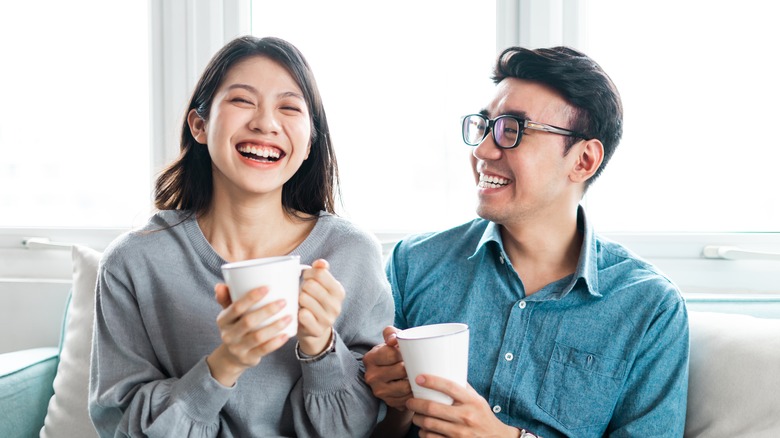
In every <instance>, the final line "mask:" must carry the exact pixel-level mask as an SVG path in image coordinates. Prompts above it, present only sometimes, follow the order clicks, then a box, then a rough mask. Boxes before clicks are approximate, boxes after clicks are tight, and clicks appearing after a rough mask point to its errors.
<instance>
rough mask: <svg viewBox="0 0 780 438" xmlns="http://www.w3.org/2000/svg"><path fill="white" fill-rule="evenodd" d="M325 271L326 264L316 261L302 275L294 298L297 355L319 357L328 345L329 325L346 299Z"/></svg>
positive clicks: (331, 276) (326, 268)
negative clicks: (296, 296)
mask: <svg viewBox="0 0 780 438" xmlns="http://www.w3.org/2000/svg"><path fill="white" fill-rule="evenodd" d="M328 269H329V265H328V262H327V261H325V260H323V259H318V260H315V261H314V263H312V264H311V269H307V270H306V271H304V273H303V282H302V283H301V294H300V296H299V298H298V302H299V304H300V309H299V310H298V343H299V345H300V349H301V352H302V353H304V354H307V355H309V356H316V355H318V354H320V353H322V352H323V351H324V350H325V348H327V347H328V345H329V344H330V341H331V336H333V323H334V322H335V321H336V318H337V317H338V316H339V314H341V304H342V303H343V302H344V297H345V295H346V293H345V292H344V287H343V286H342V285H341V283H339V282H338V281H336V279H335V278H334V277H333V275H331V273H330V271H329V270H328Z"/></svg>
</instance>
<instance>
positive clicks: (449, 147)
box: [252, 0, 496, 232]
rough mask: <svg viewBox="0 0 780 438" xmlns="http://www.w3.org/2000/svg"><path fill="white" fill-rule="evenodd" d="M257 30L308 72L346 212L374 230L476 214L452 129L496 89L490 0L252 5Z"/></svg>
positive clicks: (462, 152) (465, 151)
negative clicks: (286, 44)
mask: <svg viewBox="0 0 780 438" xmlns="http://www.w3.org/2000/svg"><path fill="white" fill-rule="evenodd" d="M301 11H306V13H305V14H304V13H301ZM252 33H253V34H255V35H257V36H269V35H271V36H277V37H280V38H284V39H286V40H288V41H290V42H291V43H293V44H295V45H296V47H298V48H299V49H300V50H301V52H303V54H304V56H305V57H306V59H307V61H308V62H309V64H310V65H311V67H312V70H313V71H314V75H315V77H316V78H317V84H318V86H319V88H320V92H321V93H322V95H323V101H324V104H325V108H326V111H327V113H328V122H329V124H330V128H331V134H332V136H333V139H334V145H335V149H336V153H337V156H338V159H339V172H340V175H341V180H342V194H343V205H344V209H343V211H342V213H343V214H344V215H345V216H347V217H349V218H351V219H352V220H354V221H356V222H358V223H361V224H363V225H365V226H367V227H369V228H371V229H372V230H374V231H377V232H381V231H412V230H414V231H417V230H421V229H422V230H428V229H442V228H446V227H447V226H450V225H455V224H458V223H462V222H465V221H467V220H469V219H471V218H473V217H474V205H475V201H476V198H475V195H474V180H473V177H472V175H471V169H470V167H469V161H468V157H469V154H470V153H471V149H470V148H469V147H467V146H465V145H464V144H463V141H462V140H461V138H460V128H459V126H460V117H461V116H463V115H465V114H469V113H474V112H476V111H478V110H479V109H480V108H482V106H484V105H485V102H487V101H488V98H489V96H490V93H492V90H493V84H492V82H491V81H490V79H489V77H490V73H491V69H492V66H493V62H494V60H495V56H496V52H495V47H496V8H495V4H494V3H493V2H473V1H464V0H457V1H422V2H421V1H415V0H399V1H393V2H360V1H344V2H322V1H316V0H310V1H300V0H299V1H286V2H271V1H261V0H255V1H254V2H253V3H252Z"/></svg>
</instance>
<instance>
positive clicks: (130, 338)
mask: <svg viewBox="0 0 780 438" xmlns="http://www.w3.org/2000/svg"><path fill="white" fill-rule="evenodd" d="M129 345H132V346H133V349H132V350H130V349H128V348H127V346H129ZM231 391H232V388H227V387H225V386H223V385H221V384H220V383H219V382H217V381H216V380H214V379H213V378H212V377H211V373H210V372H209V369H208V366H207V365H206V362H205V358H203V359H201V360H200V361H199V362H197V363H196V364H195V366H193V367H192V369H190V370H189V371H187V372H186V373H185V374H184V375H182V376H181V377H180V378H171V377H169V376H168V375H167V373H166V372H165V371H164V369H163V366H162V365H161V364H160V363H159V362H158V360H157V358H156V355H155V353H154V350H153V348H152V345H151V342H150V340H149V337H148V335H147V332H146V330H145V329H144V322H143V319H142V318H141V312H140V310H139V308H138V304H137V301H136V299H135V297H134V296H133V294H132V293H131V290H130V289H129V288H128V287H127V286H126V285H124V284H122V283H121V282H120V281H118V280H117V279H116V278H115V277H114V276H112V275H111V274H110V273H109V272H107V271H106V270H105V268H103V267H101V268H100V272H99V276H98V285H97V293H96V297H95V326H94V335H93V342H92V359H91V373H90V395H89V413H90V417H91V418H92V422H93V424H94V425H95V428H96V429H97V431H98V433H99V435H100V436H101V437H109V436H148V437H170V436H181V437H201V436H202V437H207V436H216V435H217V432H218V431H219V430H220V428H221V427H223V426H224V424H223V420H222V419H221V418H220V410H221V409H222V406H224V404H225V403H226V402H227V400H228V398H229V396H230V394H231Z"/></svg>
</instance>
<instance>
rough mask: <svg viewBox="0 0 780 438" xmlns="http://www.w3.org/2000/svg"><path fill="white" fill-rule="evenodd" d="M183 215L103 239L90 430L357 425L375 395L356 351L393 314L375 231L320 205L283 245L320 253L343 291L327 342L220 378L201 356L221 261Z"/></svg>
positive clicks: (358, 430)
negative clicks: (322, 348)
mask: <svg viewBox="0 0 780 438" xmlns="http://www.w3.org/2000/svg"><path fill="white" fill-rule="evenodd" d="M187 213H188V212H180V211H162V212H160V213H158V214H156V215H155V216H153V217H152V218H151V219H150V221H149V223H148V224H147V225H146V226H145V227H144V228H143V229H141V230H137V231H132V232H129V233H127V234H125V235H123V236H121V237H119V238H118V239H117V240H116V241H115V242H113V243H112V244H111V246H110V247H109V248H108V249H106V251H105V253H104V256H103V259H102V260H101V263H100V268H99V272H98V284H97V296H96V303H95V335H94V339H93V344H92V368H91V377H90V380H91V381H90V397H89V411H90V416H91V417H92V421H93V423H94V424H95V426H96V428H97V430H98V432H99V433H100V435H101V436H103V437H105V436H127V435H129V436H155V437H185V436H212V437H213V436H220V437H276V436H300V437H329V438H331V437H338V438H340V437H360V436H365V435H367V434H368V433H369V432H370V430H371V428H372V427H373V425H374V424H375V422H376V418H377V412H378V410H379V401H378V400H376V399H375V398H374V397H373V396H372V394H371V389H370V388H369V387H368V386H367V385H366V383H365V382H364V380H363V364H362V361H361V359H362V356H363V354H364V353H365V352H366V351H368V350H369V349H371V347H372V346H373V345H375V344H378V343H381V342H382V329H383V328H384V327H385V326H387V325H390V324H392V319H393V302H392V296H391V294H390V288H389V284H388V282H387V279H386V278H385V274H384V270H383V267H382V254H381V250H380V246H379V243H378V241H377V240H376V238H375V237H374V236H373V235H371V234H369V233H367V232H365V231H362V230H361V229H359V228H357V227H356V226H354V225H353V224H351V223H349V222H348V221H346V220H344V219H342V218H339V217H336V216H333V215H330V214H327V213H324V212H323V213H321V214H320V217H319V218H318V220H317V224H316V225H315V226H314V229H313V230H312V232H311V234H310V235H309V236H308V237H307V238H306V240H305V241H304V242H303V243H301V245H300V246H299V247H298V248H296V249H295V250H294V251H292V253H291V254H297V255H300V256H301V262H302V263H306V264H311V263H312V262H313V261H314V260H316V259H318V258H324V259H326V260H327V261H328V262H329V263H330V266H331V272H332V274H333V276H334V277H335V278H336V279H337V280H338V281H340V282H341V284H342V285H343V286H344V289H345V290H346V293H347V295H346V299H345V300H344V303H343V308H342V312H341V315H340V316H339V318H338V320H337V321H336V323H335V326H334V328H335V333H336V350H335V352H333V353H330V354H328V355H326V356H325V357H324V358H323V359H322V360H320V361H317V362H313V363H301V362H299V361H298V360H297V359H296V357H295V351H294V349H295V342H296V339H290V340H289V341H288V342H287V343H286V344H285V345H284V346H283V347H282V348H280V349H279V350H277V351H275V352H274V353H272V354H270V355H268V356H266V357H264V358H263V360H262V361H261V362H260V364H259V365H258V366H256V367H254V368H251V369H249V370H247V371H246V372H245V373H244V374H243V375H242V376H241V377H240V378H239V380H238V382H237V383H236V385H234V386H233V387H230V388H228V387H225V386H223V385H221V384H220V383H218V382H217V381H216V380H214V379H213V378H212V377H211V374H210V373H209V369H208V367H207V365H206V362H205V357H206V356H207V355H208V354H210V353H211V352H212V351H213V350H214V349H215V348H216V347H217V346H218V345H219V344H220V343H221V340H220V335H219V330H218V328H217V324H216V318H217V314H218V313H219V312H220V310H221V307H220V305H219V304H218V303H217V302H216V301H215V299H214V285H215V284H216V283H218V282H222V276H221V272H220V266H221V265H222V264H223V263H225V260H223V259H222V258H221V257H220V256H219V255H218V254H217V253H216V252H215V251H214V249H213V248H212V247H211V245H209V243H208V241H206V239H205V237H204V236H203V233H202V232H201V230H200V228H199V226H198V223H197V221H196V220H195V219H194V216H193V217H190V218H187V219H185V217H186V215H187ZM182 220H183V221H182Z"/></svg>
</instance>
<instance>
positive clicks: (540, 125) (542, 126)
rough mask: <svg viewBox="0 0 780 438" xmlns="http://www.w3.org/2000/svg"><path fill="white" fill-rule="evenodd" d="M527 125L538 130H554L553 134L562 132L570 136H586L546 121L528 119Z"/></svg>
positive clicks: (561, 133)
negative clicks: (545, 122)
mask: <svg viewBox="0 0 780 438" xmlns="http://www.w3.org/2000/svg"><path fill="white" fill-rule="evenodd" d="M525 127H526V128H528V129H535V130H537V131H545V132H552V133H553V134H560V135H567V136H570V137H579V138H585V136H584V135H582V134H579V133H576V132H574V131H569V130H568V129H563V128H556V127H555V126H552V125H545V124H544V123H536V122H530V121H526V123H525Z"/></svg>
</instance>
